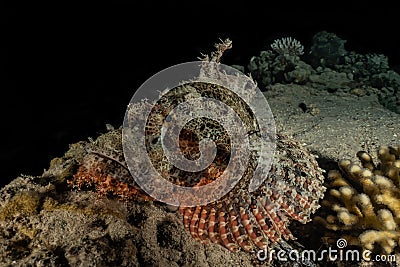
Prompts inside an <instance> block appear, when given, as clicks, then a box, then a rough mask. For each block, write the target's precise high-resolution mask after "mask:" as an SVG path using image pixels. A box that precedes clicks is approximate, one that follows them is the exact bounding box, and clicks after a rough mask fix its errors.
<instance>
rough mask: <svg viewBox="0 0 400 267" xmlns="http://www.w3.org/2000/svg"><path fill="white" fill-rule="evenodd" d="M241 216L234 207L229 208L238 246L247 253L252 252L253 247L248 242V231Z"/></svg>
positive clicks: (234, 236)
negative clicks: (241, 220) (241, 221)
mask: <svg viewBox="0 0 400 267" xmlns="http://www.w3.org/2000/svg"><path fill="white" fill-rule="evenodd" d="M238 218H240V215H239V214H237V213H236V212H235V210H234V209H233V207H232V205H230V206H229V219H230V227H231V232H232V235H233V238H234V239H235V240H236V242H237V244H238V245H239V246H240V247H241V248H243V249H244V250H245V251H250V250H251V249H252V248H253V246H252V245H251V243H249V241H248V236H247V234H246V230H245V229H244V228H243V225H242V224H241V223H240V220H238Z"/></svg>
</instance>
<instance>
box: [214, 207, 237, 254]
mask: <svg viewBox="0 0 400 267" xmlns="http://www.w3.org/2000/svg"><path fill="white" fill-rule="evenodd" d="M225 215H226V213H225V212H224V211H220V212H219V213H218V225H219V237H220V239H221V242H222V245H224V247H226V248H227V249H229V250H230V251H233V252H237V251H238V250H239V248H238V246H237V244H236V243H235V242H234V241H233V240H231V238H230V236H229V235H230V232H229V227H228V225H227V220H226V218H225Z"/></svg>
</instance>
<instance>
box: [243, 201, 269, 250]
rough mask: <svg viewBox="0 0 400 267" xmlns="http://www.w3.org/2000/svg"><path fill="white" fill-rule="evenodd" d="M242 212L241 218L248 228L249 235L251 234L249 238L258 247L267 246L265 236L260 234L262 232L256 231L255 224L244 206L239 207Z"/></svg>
mask: <svg viewBox="0 0 400 267" xmlns="http://www.w3.org/2000/svg"><path fill="white" fill-rule="evenodd" d="M239 212H240V220H241V222H242V225H243V226H244V228H245V229H246V232H247V235H248V236H249V239H250V240H251V241H252V242H253V243H254V245H256V246H257V247H258V248H261V249H263V248H265V246H266V243H265V238H264V237H263V236H262V235H260V233H258V235H257V233H256V232H255V231H254V225H253V223H252V222H251V220H250V217H249V214H247V212H246V210H245V209H244V208H243V207H240V208H239Z"/></svg>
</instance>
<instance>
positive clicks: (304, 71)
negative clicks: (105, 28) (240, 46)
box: [247, 37, 314, 86]
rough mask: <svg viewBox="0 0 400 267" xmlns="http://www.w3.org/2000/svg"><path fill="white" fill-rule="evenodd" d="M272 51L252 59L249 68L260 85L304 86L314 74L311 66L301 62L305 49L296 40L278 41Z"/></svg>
mask: <svg viewBox="0 0 400 267" xmlns="http://www.w3.org/2000/svg"><path fill="white" fill-rule="evenodd" d="M271 49H272V50H266V51H261V52H260V55H259V56H254V57H252V58H251V59H250V62H249V64H248V66H247V68H248V69H249V71H250V73H251V75H252V77H254V78H255V80H256V81H257V82H258V83H259V84H260V85H262V86H268V85H270V84H274V83H278V82H279V83H297V84H304V83H305V82H306V81H307V80H308V77H309V76H310V75H311V74H312V73H313V72H314V71H313V69H312V67H311V66H310V65H308V64H306V63H305V62H303V61H301V60H300V58H299V56H300V55H302V54H303V53H304V47H303V45H302V44H301V43H300V42H299V41H297V40H296V39H294V38H291V37H285V38H281V39H276V40H275V41H274V42H273V43H272V44H271Z"/></svg>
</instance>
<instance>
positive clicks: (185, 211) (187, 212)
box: [179, 207, 193, 230]
mask: <svg viewBox="0 0 400 267" xmlns="http://www.w3.org/2000/svg"><path fill="white" fill-rule="evenodd" d="M179 213H180V214H182V215H183V225H184V226H185V229H186V230H189V226H190V221H191V220H192V216H193V211H192V208H182V207H181V208H179Z"/></svg>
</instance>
